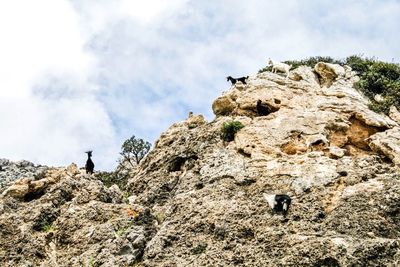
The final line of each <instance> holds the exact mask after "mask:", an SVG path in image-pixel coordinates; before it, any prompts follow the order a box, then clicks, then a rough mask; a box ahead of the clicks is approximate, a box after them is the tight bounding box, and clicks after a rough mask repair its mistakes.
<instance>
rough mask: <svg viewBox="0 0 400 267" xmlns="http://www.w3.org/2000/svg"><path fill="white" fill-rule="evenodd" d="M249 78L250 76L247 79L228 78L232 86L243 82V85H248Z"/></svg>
mask: <svg viewBox="0 0 400 267" xmlns="http://www.w3.org/2000/svg"><path fill="white" fill-rule="evenodd" d="M248 78H249V76H246V77H240V78H232V77H231V76H228V77H226V80H227V81H230V82H231V83H232V85H235V84H236V83H237V82H241V83H243V84H246V80H247V79H248Z"/></svg>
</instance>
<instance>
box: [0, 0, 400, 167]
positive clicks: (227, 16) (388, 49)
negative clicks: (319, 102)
mask: <svg viewBox="0 0 400 267" xmlns="http://www.w3.org/2000/svg"><path fill="white" fill-rule="evenodd" d="M399 14H400V1H399V0H363V1H361V0H346V1H344V0H337V1H325V0H301V1H300V0H297V1H296V0H286V1H281V0H247V1H242V0H223V1H222V0H202V1H194V0H192V1H190V0H168V1H166V0H146V1H138V0H113V1H108V0H35V1H31V0H12V1H1V2H0V38H1V39H0V133H1V135H0V158H8V159H11V160H21V159H26V160H29V161H32V162H34V163H36V164H43V165H49V166H64V165H68V164H70V163H71V162H75V163H77V164H78V166H84V164H85V161H86V155H85V154H84V152H85V151H87V150H93V161H94V163H95V165H96V167H95V169H97V170H112V169H114V168H115V167H116V165H117V160H118V158H119V152H120V150H121V144H122V143H123V141H124V140H126V139H127V138H129V137H131V136H132V135H135V136H136V137H138V138H143V139H144V140H147V141H150V142H151V143H154V141H155V140H156V139H157V138H158V137H159V135H160V134H161V133H162V132H163V131H165V130H167V129H168V127H169V126H170V125H171V124H172V123H174V122H178V121H183V120H185V119H186V118H187V115H188V112H189V111H193V112H194V113H195V114H203V115H204V116H205V117H206V118H207V119H208V120H212V119H213V118H214V115H213V114H212V109H211V104H212V102H213V100H214V99H215V98H217V97H218V96H219V95H221V93H222V92H223V91H224V90H227V89H228V88H229V87H230V84H229V83H228V82H227V81H226V78H225V77H226V76H229V75H231V76H233V77H240V76H247V75H250V76H251V75H255V74H256V73H257V71H258V70H259V69H261V68H263V67H265V66H266V65H267V59H268V58H269V57H270V58H273V59H275V60H280V61H283V60H292V59H303V58H307V57H310V56H331V57H337V58H344V57H346V56H349V55H354V54H357V55H363V56H367V57H372V56H374V57H376V58H378V59H381V60H384V61H389V62H399V61H400V46H399V45H398V44H399V43H400V35H399V30H398V28H399V25H400V15H399Z"/></svg>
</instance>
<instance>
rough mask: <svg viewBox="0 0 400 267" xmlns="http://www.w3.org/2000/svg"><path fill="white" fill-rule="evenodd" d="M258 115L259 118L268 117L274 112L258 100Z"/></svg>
mask: <svg viewBox="0 0 400 267" xmlns="http://www.w3.org/2000/svg"><path fill="white" fill-rule="evenodd" d="M256 108H257V114H258V116H267V115H268V114H270V113H271V112H272V109H271V107H270V106H268V105H265V104H262V102H261V100H257V107H256Z"/></svg>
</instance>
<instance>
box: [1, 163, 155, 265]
mask: <svg viewBox="0 0 400 267" xmlns="http://www.w3.org/2000/svg"><path fill="white" fill-rule="evenodd" d="M126 202H127V201H124V196H123V194H122V192H121V191H120V190H119V188H118V186H115V185H114V186H111V187H110V188H106V187H104V185H103V184H102V183H101V182H100V181H99V180H98V179H96V178H95V177H94V176H90V175H86V174H85V172H84V170H79V169H78V168H77V166H76V165H75V164H72V165H70V166H68V167H67V168H65V169H63V168H49V169H48V170H47V172H46V173H44V174H43V177H41V178H40V179H28V178H23V179H20V180H18V181H17V182H16V183H15V184H13V185H11V186H10V187H8V188H7V189H6V190H5V191H4V192H3V194H2V196H1V197H0V240H1V242H0V262H1V266H10V267H11V266H60V267H61V266H100V265H102V266H128V265H132V264H134V263H135V262H137V261H140V260H141V258H142V255H143V252H144V248H145V244H146V243H147V241H148V240H150V239H151V237H152V236H153V235H154V233H155V226H154V222H155V221H156V220H155V219H154V217H152V215H151V213H150V211H149V209H146V208H145V207H141V206H139V205H135V206H132V205H129V204H127V203H126Z"/></svg>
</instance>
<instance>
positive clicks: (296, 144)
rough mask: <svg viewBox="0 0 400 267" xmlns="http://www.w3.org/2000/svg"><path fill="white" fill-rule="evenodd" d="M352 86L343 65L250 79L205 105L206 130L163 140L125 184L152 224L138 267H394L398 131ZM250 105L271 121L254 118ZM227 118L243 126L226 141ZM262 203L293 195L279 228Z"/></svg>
mask: <svg viewBox="0 0 400 267" xmlns="http://www.w3.org/2000/svg"><path fill="white" fill-rule="evenodd" d="M357 80H358V77H357V76H355V74H354V72H352V71H351V69H350V68H349V67H347V66H345V67H341V66H339V65H332V64H325V63H319V64H317V66H316V67H315V69H314V70H313V69H311V68H309V67H300V68H298V69H295V70H292V71H291V73H290V75H289V79H285V77H284V76H283V75H279V74H272V73H270V72H264V73H260V74H258V75H256V76H253V77H250V78H249V79H248V80H247V85H242V84H240V85H237V86H233V87H231V88H230V90H228V91H226V92H224V93H223V95H222V96H221V97H219V98H218V99H217V100H215V101H214V103H213V111H214V113H215V115H216V118H215V119H214V120H213V121H211V122H209V123H205V124H202V125H200V126H198V127H196V128H193V129H189V128H188V127H186V124H185V122H183V123H176V124H174V125H173V126H171V127H170V128H169V129H168V130H167V131H166V132H164V133H163V134H162V135H161V137H160V139H159V140H158V141H157V142H156V146H155V148H154V149H153V150H152V151H151V152H150V154H149V155H148V156H147V157H146V159H145V160H144V161H143V162H141V164H140V168H139V171H138V173H137V175H135V176H134V177H132V179H131V180H130V190H131V192H132V193H133V194H134V195H135V198H134V199H133V201H134V202H135V203H137V204H140V205H143V206H147V207H149V208H150V209H151V210H152V211H153V213H154V214H156V215H155V216H156V217H159V218H162V220H160V225H159V227H158V231H157V233H156V234H155V236H154V237H153V239H152V240H151V242H150V243H148V244H147V247H146V249H145V252H144V255H143V264H144V265H145V266H234V265H243V266H349V265H356V266H357V265H360V266H362V265H365V266H368V265H390V264H392V265H393V264H395V263H396V262H397V261H399V257H400V252H399V251H400V242H399V238H400V224H399V211H400V210H399V207H400V205H399V204H400V180H399V169H398V167H397V166H396V165H394V164H393V163H396V161H397V158H398V156H399V155H400V152H399V151H398V150H397V149H398V148H397V147H396V146H397V144H399V142H398V140H397V131H398V130H399V127H398V124H397V123H396V122H394V121H393V120H392V119H391V118H389V117H387V116H385V115H381V114H377V113H375V112H373V111H371V110H369V109H368V101H367V99H366V98H365V97H364V96H363V95H361V94H360V93H359V92H358V91H357V90H355V89H354V87H353V83H354V82H355V81H357ZM257 100H261V101H262V102H263V103H266V104H268V105H269V106H271V107H274V111H273V112H271V113H270V114H268V115H266V116H259V115H258V114H257V110H256V103H257ZM232 120H236V121H240V122H241V123H242V124H243V125H244V127H243V128H242V129H240V130H239V131H238V132H237V133H236V135H235V138H234V141H232V142H224V141H223V140H222V139H221V126H222V124H223V123H224V122H227V121H232ZM384 142H386V143H390V146H384V145H383V144H382V143H384ZM388 159H389V160H388ZM263 193H265V194H288V195H289V196H291V197H292V205H291V207H290V209H289V213H288V215H287V216H286V218H285V217H283V216H282V215H281V214H275V213H273V212H272V210H271V208H270V207H269V206H268V203H266V201H265V200H264V199H263ZM382 196H388V197H387V198H386V197H383V198H382ZM378 251H380V252H378ZM215 255H218V256H215ZM383 255H387V256H383Z"/></svg>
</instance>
